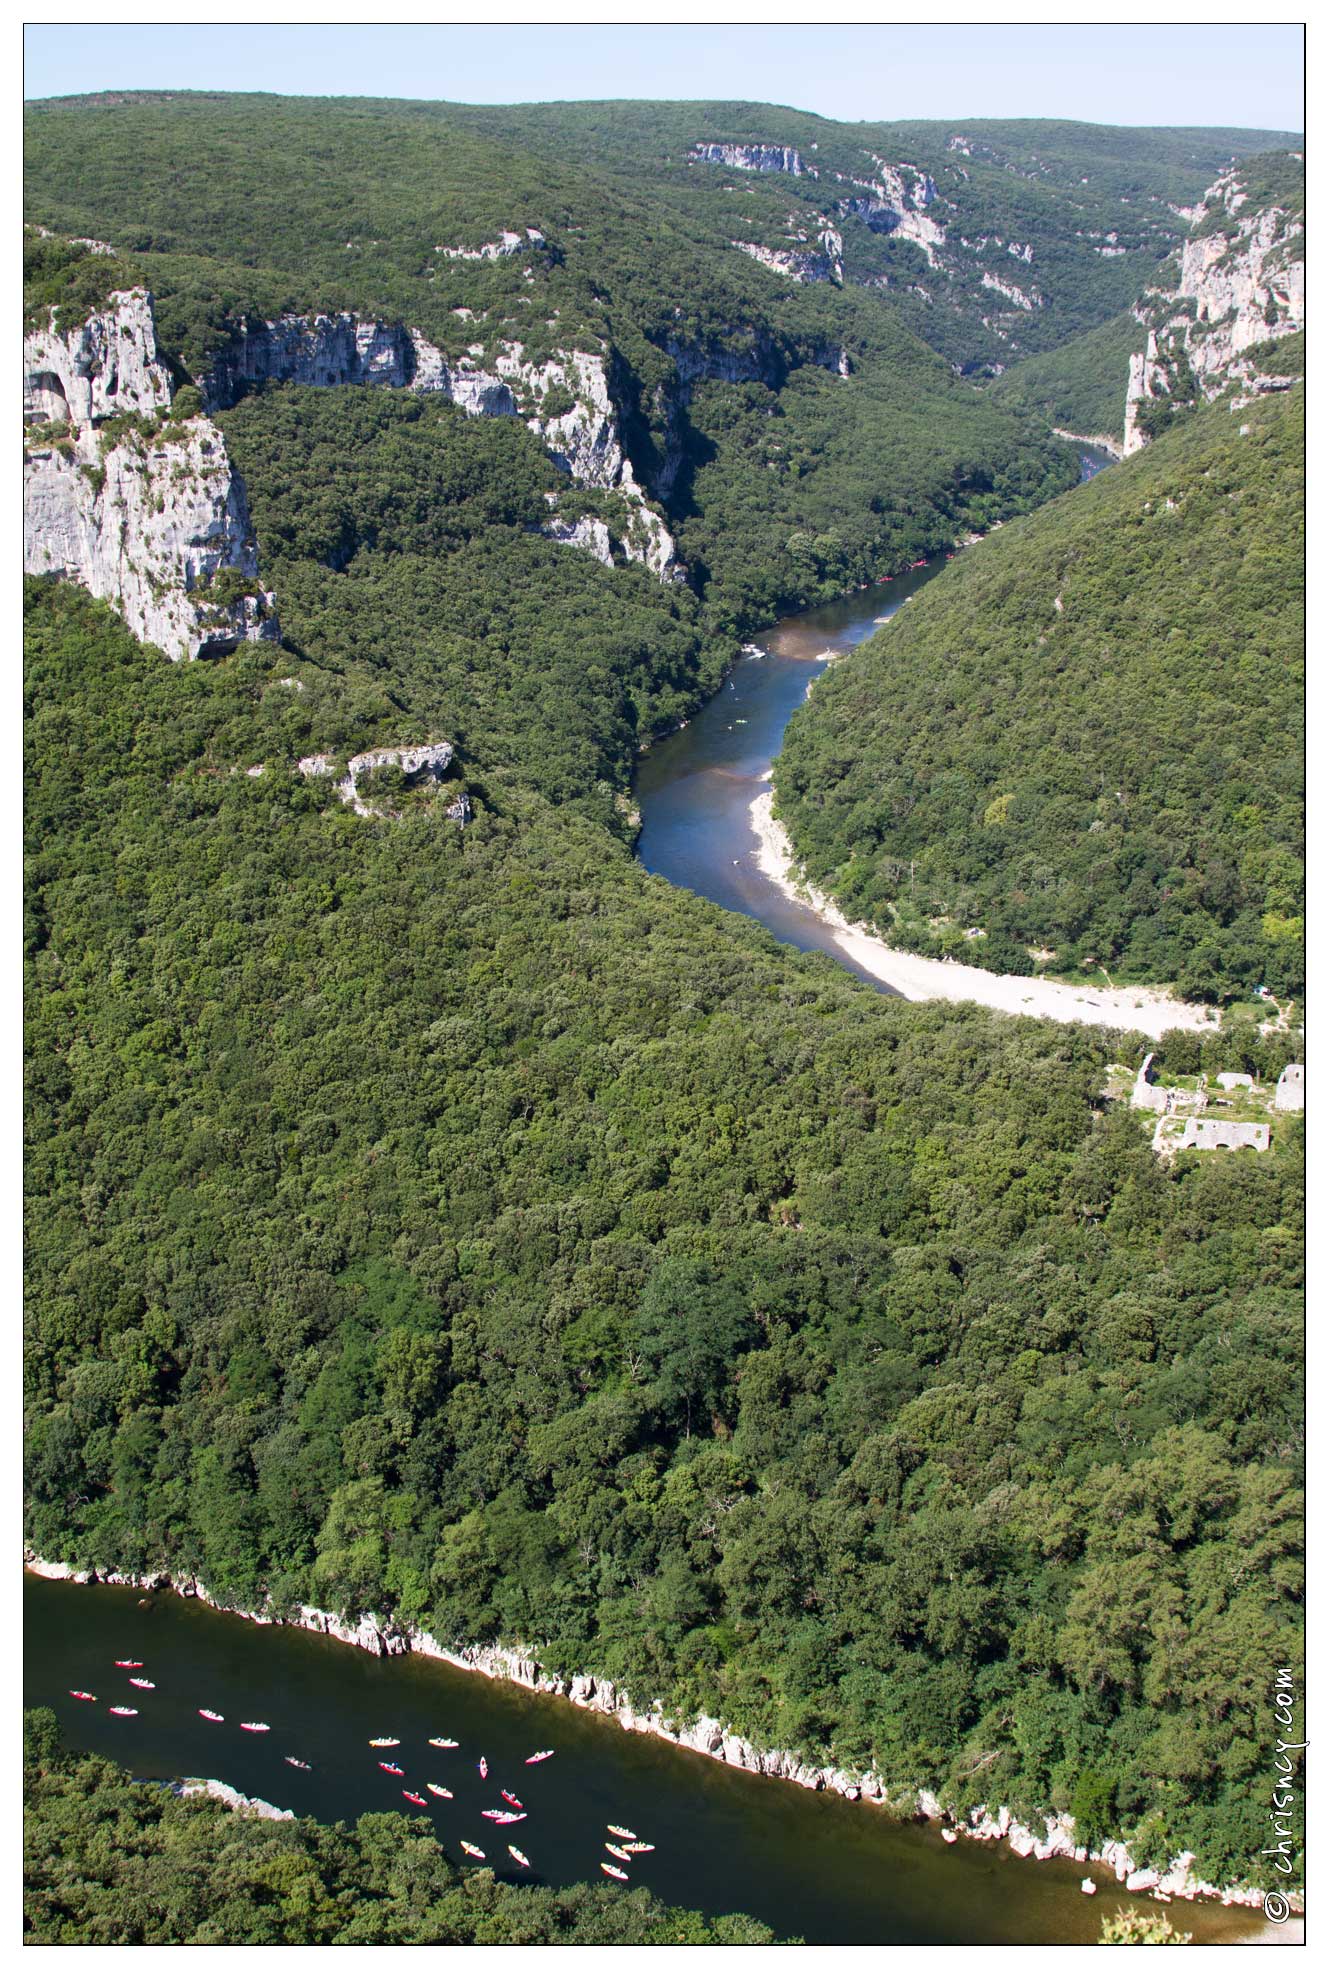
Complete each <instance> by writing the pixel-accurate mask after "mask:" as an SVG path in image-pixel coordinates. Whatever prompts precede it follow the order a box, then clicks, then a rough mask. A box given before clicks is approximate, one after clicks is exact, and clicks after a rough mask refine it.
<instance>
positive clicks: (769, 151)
mask: <svg viewBox="0 0 1329 1969" xmlns="http://www.w3.org/2000/svg"><path fill="white" fill-rule="evenodd" d="M689 156H690V157H691V158H692V159H693V160H694V161H695V162H696V163H698V164H727V165H728V166H729V168H730V169H731V170H733V171H787V172H788V173H789V175H790V176H791V177H794V178H801V177H804V176H805V175H811V176H812V177H815V176H816V175H817V174H816V172H815V171H811V170H810V167H809V166H808V165H806V164H805V163H804V162H803V159H802V157H801V156H800V155H799V153H798V152H797V151H796V150H795V149H794V148H793V146H792V144H694V145H693V147H692V149H691V151H690V152H689Z"/></svg>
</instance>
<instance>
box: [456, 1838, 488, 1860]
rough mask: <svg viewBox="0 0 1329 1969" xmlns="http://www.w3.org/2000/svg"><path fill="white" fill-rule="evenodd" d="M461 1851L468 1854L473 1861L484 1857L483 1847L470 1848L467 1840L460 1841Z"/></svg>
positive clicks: (470, 1845)
mask: <svg viewBox="0 0 1329 1969" xmlns="http://www.w3.org/2000/svg"><path fill="white" fill-rule="evenodd" d="M461 1849H462V1851H463V1853H469V1854H470V1856H471V1858H472V1859H473V1860H482V1859H483V1858H484V1856H485V1855H484V1848H483V1846H472V1844H471V1842H470V1840H469V1839H463V1840H462V1842H461Z"/></svg>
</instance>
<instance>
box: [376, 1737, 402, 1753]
mask: <svg viewBox="0 0 1329 1969" xmlns="http://www.w3.org/2000/svg"><path fill="white" fill-rule="evenodd" d="M400 1742H401V1738H400V1737H370V1739H369V1748H370V1749H371V1750H395V1749H396V1748H397V1745H398V1744H399V1743H400Z"/></svg>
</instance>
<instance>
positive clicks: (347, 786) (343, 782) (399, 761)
mask: <svg viewBox="0 0 1329 1969" xmlns="http://www.w3.org/2000/svg"><path fill="white" fill-rule="evenodd" d="M452 758H453V748H452V746H451V745H449V743H448V741H447V740H446V739H437V740H430V741H429V742H428V743H426V744H423V745H386V746H380V747H378V748H377V749H376V750H374V751H370V752H357V753H356V754H355V757H354V758H352V759H348V760H347V762H346V771H345V772H344V773H343V774H342V776H341V778H340V779H338V780H337V781H336V782H335V790H336V793H337V796H338V798H339V799H340V800H341V801H342V802H343V803H344V804H345V805H346V806H348V807H351V808H352V809H353V810H354V811H355V812H356V813H357V814H359V816H360V818H361V820H382V819H383V818H384V815H383V814H382V813H381V812H380V810H379V809H378V808H377V807H371V806H370V805H369V804H368V803H367V802H366V801H365V799H364V798H363V796H362V794H361V791H360V782H361V781H362V780H363V779H364V778H365V777H366V775H367V774H369V773H372V772H377V771H378V769H379V768H380V767H381V766H398V767H400V768H401V771H402V773H403V774H404V775H405V777H406V778H407V779H408V780H412V781H418V780H422V779H425V778H428V779H431V780H433V781H435V782H437V781H439V780H441V779H442V778H443V776H444V774H445V773H446V772H447V769H448V767H449V766H450V765H451V764H452ZM332 766H333V761H332V754H331V753H330V752H311V753H309V754H308V755H307V756H306V757H305V758H303V759H297V760H296V765H295V769H296V771H297V772H298V773H299V774H300V775H301V777H302V778H304V779H326V778H327V777H328V776H329V775H330V774H331V772H332ZM467 815H468V817H469V806H468V808H467Z"/></svg>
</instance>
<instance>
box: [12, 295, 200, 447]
mask: <svg viewBox="0 0 1329 1969" xmlns="http://www.w3.org/2000/svg"><path fill="white" fill-rule="evenodd" d="M170 401H171V377H170V373H169V371H168V370H167V367H166V364H165V363H164V362H163V361H162V358H161V355H160V352H159V351H158V348H157V329H156V324H155V323H154V321H153V318H152V302H151V299H150V298H149V296H148V295H147V294H146V293H145V292H144V290H143V289H142V288H141V287H139V288H131V289H129V290H128V291H127V292H124V293H119V294H113V295H112V296H111V305H110V306H109V307H107V308H105V309H103V310H101V311H100V312H99V313H97V314H94V315H92V316H90V317H89V319H88V320H87V321H85V322H84V323H83V324H82V326H81V327H79V328H72V329H68V330H66V331H63V332H61V331H57V330H55V329H51V328H46V329H39V330H37V331H36V332H35V333H33V334H31V335H29V336H27V337H26V338H25V340H24V343H23V421H24V422H25V423H45V422H50V423H59V424H89V423H93V422H95V421H97V420H98V419H100V418H103V417H123V416H125V415H126V414H127V413H128V412H130V411H137V412H138V413H139V414H140V415H142V416H148V417H151V416H155V415H156V413H157V412H158V411H159V410H164V409H166V407H167V406H168V405H169V403H170Z"/></svg>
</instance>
